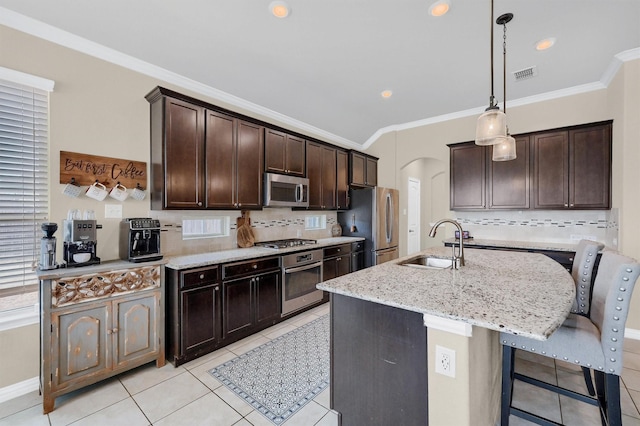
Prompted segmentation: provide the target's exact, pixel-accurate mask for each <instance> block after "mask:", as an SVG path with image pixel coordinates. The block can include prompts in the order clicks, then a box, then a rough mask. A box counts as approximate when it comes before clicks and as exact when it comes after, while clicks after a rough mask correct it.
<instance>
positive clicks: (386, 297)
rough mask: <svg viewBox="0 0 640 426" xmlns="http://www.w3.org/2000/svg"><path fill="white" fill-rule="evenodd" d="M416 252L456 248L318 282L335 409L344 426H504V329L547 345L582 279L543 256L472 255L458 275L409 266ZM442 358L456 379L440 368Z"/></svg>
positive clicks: (485, 252) (445, 253)
mask: <svg viewBox="0 0 640 426" xmlns="http://www.w3.org/2000/svg"><path fill="white" fill-rule="evenodd" d="M417 255H434V256H442V257H448V256H451V248H450V247H434V248H430V249H428V250H424V251H422V252H420V253H415V254H413V255H411V256H406V257H404V258H401V259H397V260H393V261H390V262H387V263H383V264H381V265H378V266H374V267H372V268H368V269H364V270H361V271H357V272H354V273H352V274H349V275H348V276H345V277H339V278H335V279H333V280H329V281H325V282H323V283H320V284H318V286H317V287H318V288H319V289H322V290H325V291H328V292H330V293H331V381H330V383H331V392H330V396H331V401H330V406H331V408H332V409H333V410H336V411H337V412H339V413H340V416H341V419H342V423H343V424H345V425H346V424H351V425H353V424H367V425H371V426H384V425H387V424H392V423H394V422H397V421H398V420H400V422H401V423H403V424H427V423H428V424H433V425H445V424H446V425H449V424H455V425H466V426H472V425H478V424H483V425H484V424H487V425H489V424H497V423H499V419H500V398H501V393H500V380H501V368H500V366H501V360H502V357H501V356H500V353H501V352H500V351H501V349H500V348H501V346H500V342H499V339H498V337H499V332H500V331H504V332H508V333H513V334H519V335H523V336H527V337H530V338H533V339H539V340H545V339H547V338H548V337H549V336H550V335H551V334H552V333H553V332H554V331H555V330H556V329H557V328H558V327H559V326H560V325H561V324H562V322H563V321H564V320H565V318H566V317H567V315H568V313H569V310H570V308H571V305H572V303H573V300H574V298H575V285H574V283H573V279H572V278H571V275H570V274H569V273H568V272H567V271H566V270H565V269H564V268H563V267H562V266H561V265H560V264H559V263H557V262H556V261H554V260H553V259H551V258H549V257H547V256H545V255H543V254H540V253H527V252H520V251H502V250H480V249H473V248H468V249H467V250H465V262H466V265H465V266H462V267H461V268H460V269H459V270H452V269H419V268H414V267H409V266H402V265H400V263H402V262H403V261H404V260H408V259H410V258H412V257H415V256H417ZM474 326H475V327H474ZM439 351H441V352H443V351H448V352H444V353H446V354H448V355H447V356H449V358H448V365H450V367H451V368H450V369H451V370H453V371H455V373H454V374H452V375H447V374H446V373H442V372H439V371H438V366H440V365H442V363H443V361H438V360H439V359H441V358H440V357H443V355H439ZM442 359H444V358H442ZM425 401H426V403H425Z"/></svg>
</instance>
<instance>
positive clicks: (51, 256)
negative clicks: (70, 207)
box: [38, 222, 58, 271]
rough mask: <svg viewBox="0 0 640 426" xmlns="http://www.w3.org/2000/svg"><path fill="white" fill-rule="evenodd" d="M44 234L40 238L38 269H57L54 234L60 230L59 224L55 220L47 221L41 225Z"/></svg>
mask: <svg viewBox="0 0 640 426" xmlns="http://www.w3.org/2000/svg"><path fill="white" fill-rule="evenodd" d="M40 229H42V232H44V236H43V237H42V239H41V240H40V262H38V269H40V270H42V271H45V270H48V269H56V268H57V267H58V264H57V263H56V237H54V236H53V234H54V233H55V232H56V231H57V230H58V224H57V223H54V222H45V223H43V224H42V225H41V226H40Z"/></svg>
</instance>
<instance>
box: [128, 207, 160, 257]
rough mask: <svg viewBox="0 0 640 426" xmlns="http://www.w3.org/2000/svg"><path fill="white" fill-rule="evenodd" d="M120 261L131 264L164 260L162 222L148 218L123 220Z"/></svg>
mask: <svg viewBox="0 0 640 426" xmlns="http://www.w3.org/2000/svg"><path fill="white" fill-rule="evenodd" d="M120 259H122V260H128V261H129V262H150V261H152V260H160V259H162V255H161V254H160V221H159V220H158V219H151V218H147V217H134V218H127V219H123V220H122V222H120Z"/></svg>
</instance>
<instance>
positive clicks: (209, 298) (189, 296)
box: [165, 266, 222, 367]
mask: <svg viewBox="0 0 640 426" xmlns="http://www.w3.org/2000/svg"><path fill="white" fill-rule="evenodd" d="M165 277H166V288H167V300H166V307H167V310H166V315H165V328H166V338H167V342H166V355H167V359H168V360H169V361H170V362H171V363H173V364H174V365H175V366H176V367H177V366H179V365H181V364H184V363H185V362H188V361H190V360H192V359H195V358H198V357H199V356H201V355H204V354H206V353H209V352H212V351H213V350H215V349H216V348H217V347H218V346H219V345H220V339H221V336H222V310H221V297H220V293H221V291H220V282H219V268H218V266H211V267H204V268H195V269H188V270H184V271H182V270H180V271H179V270H175V269H171V268H166V269H165Z"/></svg>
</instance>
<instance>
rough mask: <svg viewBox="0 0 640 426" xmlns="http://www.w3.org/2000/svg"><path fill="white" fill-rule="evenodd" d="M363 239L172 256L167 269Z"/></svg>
mask: <svg viewBox="0 0 640 426" xmlns="http://www.w3.org/2000/svg"><path fill="white" fill-rule="evenodd" d="M363 240H364V238H362V237H332V238H321V239H317V240H316V244H308V245H304V246H297V247H287V248H282V249H272V248H266V247H258V246H254V247H248V248H237V249H231V250H220V251H213V252H208V253H199V254H191V255H184V256H171V257H168V258H167V264H166V265H165V266H166V267H167V268H171V269H177V270H181V269H190V268H198V267H202V266H210V265H216V264H220V263H227V262H237V261H242V260H249V259H256V258H259V257H268V256H280V255H283V254H288V253H293V252H297V251H307V250H314V249H321V248H324V247H330V246H335V245H340V244H347V243H352V242H356V241H363Z"/></svg>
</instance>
